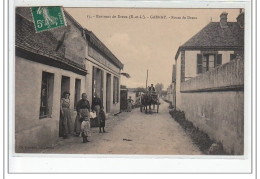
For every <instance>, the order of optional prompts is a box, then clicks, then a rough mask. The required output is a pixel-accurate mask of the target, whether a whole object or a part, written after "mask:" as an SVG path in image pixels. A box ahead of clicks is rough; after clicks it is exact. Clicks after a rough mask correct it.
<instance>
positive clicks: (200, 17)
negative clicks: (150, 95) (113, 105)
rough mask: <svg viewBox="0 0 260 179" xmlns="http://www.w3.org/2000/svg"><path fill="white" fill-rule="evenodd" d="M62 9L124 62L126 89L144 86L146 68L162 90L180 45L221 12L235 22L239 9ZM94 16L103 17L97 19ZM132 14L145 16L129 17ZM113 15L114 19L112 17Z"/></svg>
mask: <svg viewBox="0 0 260 179" xmlns="http://www.w3.org/2000/svg"><path fill="white" fill-rule="evenodd" d="M65 10H66V11H67V12H69V14H70V15H71V16H72V17H73V18H74V19H75V20H76V21H77V22H78V23H79V24H81V25H82V26H83V27H84V28H86V29H88V30H89V31H92V32H93V33H94V34H95V35H96V36H97V37H98V38H99V39H100V40H101V41H102V42H103V43H104V44H105V45H106V46H107V47H108V48H109V50H110V51H111V52H112V53H113V54H114V55H115V56H116V57H117V58H118V59H119V60H120V61H121V62H122V63H123V64H124V68H123V72H126V73H129V74H130V76H131V78H126V77H124V76H122V77H121V85H126V86H127V87H129V88H134V87H145V85H146V72H147V70H148V71H149V75H148V85H150V84H152V83H153V84H156V83H162V84H163V85H164V89H166V88H167V87H168V86H169V85H170V83H171V77H172V65H173V64H175V55H176V52H177V50H178V48H179V46H181V45H182V44H184V43H185V42H186V41H187V40H189V39H190V38H191V37H192V36H194V35H195V34H196V33H198V32H199V31H200V30H201V29H202V28H203V27H205V26H206V25H207V24H208V23H210V22H211V21H212V22H219V20H220V17H219V16H220V14H221V13H222V12H224V11H225V12H227V13H228V21H229V22H234V21H236V17H237V16H238V14H239V9H153V8H146V9H142V8H65ZM97 15H98V16H106V18H104V17H103V18H97ZM118 15H119V16H120V17H118ZM131 15H132V16H139V17H140V16H141V17H145V19H144V18H138V19H134V18H132V19H129V16H131ZM107 16H110V17H111V18H107ZM113 16H114V17H116V18H112V17H113ZM122 16H126V17H128V18H122ZM158 16H160V17H161V16H166V19H160V18H159V19H158V18H156V17H158ZM89 17H92V18H89ZM183 17H184V18H183ZM185 17H186V19H185ZM189 17H193V18H189Z"/></svg>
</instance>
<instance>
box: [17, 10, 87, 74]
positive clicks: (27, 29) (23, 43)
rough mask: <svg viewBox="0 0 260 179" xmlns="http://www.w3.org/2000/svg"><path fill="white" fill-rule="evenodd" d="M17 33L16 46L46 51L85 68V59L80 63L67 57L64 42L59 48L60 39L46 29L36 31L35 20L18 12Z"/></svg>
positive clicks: (47, 53)
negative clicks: (30, 19)
mask: <svg viewBox="0 0 260 179" xmlns="http://www.w3.org/2000/svg"><path fill="white" fill-rule="evenodd" d="M15 33H16V34H15V35H16V37H15V44H16V46H19V47H22V48H26V49H31V51H33V52H37V51H39V52H40V53H44V54H46V55H48V56H50V57H55V58H60V59H61V60H62V61H63V62H65V63H67V64H70V65H73V66H77V67H79V68H82V69H84V64H83V61H82V63H81V64H80V63H76V62H73V61H71V60H69V59H66V58H65V46H64V45H63V44H61V45H60V47H59V49H58V50H57V46H58V45H59V41H58V40H57V39H56V38H55V37H54V36H53V34H52V33H51V32H49V31H44V32H40V33H36V32H35V27H34V24H33V22H31V21H29V20H27V19H26V18H24V17H22V16H21V15H19V14H16V30H15Z"/></svg>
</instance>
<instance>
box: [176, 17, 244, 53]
mask: <svg viewBox="0 0 260 179" xmlns="http://www.w3.org/2000/svg"><path fill="white" fill-rule="evenodd" d="M233 47H234V48H243V47H244V29H243V28H241V27H240V26H239V24H238V23H237V22H228V27H227V28H222V27H221V26H220V22H211V23H209V24H208V25H207V26H206V27H204V28H203V29H202V30H201V31H199V32H198V33H197V34H195V35H194V36H193V37H192V38H190V39H189V40H188V41H187V42H186V43H184V44H183V45H182V46H180V47H179V50H178V52H177V54H176V57H178V54H179V51H180V50H181V49H199V48H211V49H214V48H216V49H217V48H233Z"/></svg>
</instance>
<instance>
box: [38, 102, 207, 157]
mask: <svg viewBox="0 0 260 179" xmlns="http://www.w3.org/2000/svg"><path fill="white" fill-rule="evenodd" d="M160 102H161V105H160V109H159V113H155V110H154V113H152V114H145V113H141V112H140V109H139V108H136V109H133V110H132V112H122V113H120V114H119V115H117V116H110V117H109V119H108V120H107V121H106V128H105V129H106V133H99V129H98V128H92V136H91V137H89V140H90V142H88V143H82V138H81V137H74V136H72V137H70V138H69V139H65V140H64V139H61V141H60V142H59V143H58V144H57V145H56V146H55V147H53V148H48V149H45V150H43V151H41V152H42V153H52V154H53V153H59V154H63V153H66V154H161V155H165V154H168V155H200V154H202V153H201V152H200V150H199V149H198V147H197V146H196V145H194V144H193V143H192V141H191V139H190V138H189V136H188V135H187V134H186V133H185V132H184V130H183V129H182V128H181V126H179V124H178V123H177V122H175V121H174V119H173V118H172V117H171V116H170V114H169V109H168V106H169V104H168V103H166V102H164V101H163V100H161V101H160Z"/></svg>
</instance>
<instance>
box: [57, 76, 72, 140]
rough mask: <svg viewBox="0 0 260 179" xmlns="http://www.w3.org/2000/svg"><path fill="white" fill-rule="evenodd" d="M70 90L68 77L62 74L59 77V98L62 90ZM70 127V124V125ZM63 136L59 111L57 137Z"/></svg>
mask: <svg viewBox="0 0 260 179" xmlns="http://www.w3.org/2000/svg"><path fill="white" fill-rule="evenodd" d="M65 91H66V92H70V77H67V76H62V78H61V98H63V97H64V96H63V93H64V92H65ZM71 127H72V126H71ZM62 136H63V131H62V121H61V113H60V121H59V137H62Z"/></svg>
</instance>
